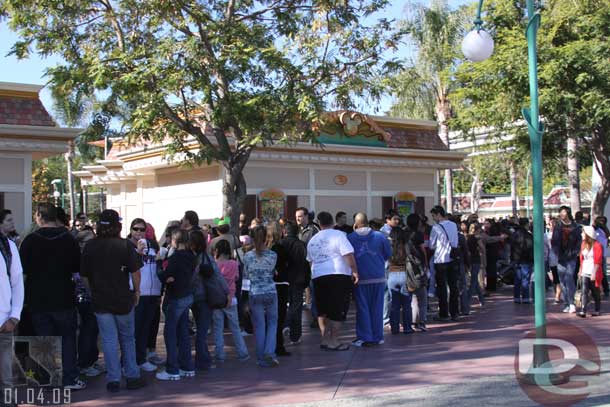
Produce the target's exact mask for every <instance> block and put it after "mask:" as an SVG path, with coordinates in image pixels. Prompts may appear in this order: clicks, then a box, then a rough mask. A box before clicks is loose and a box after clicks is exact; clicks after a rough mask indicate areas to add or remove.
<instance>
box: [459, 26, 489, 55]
mask: <svg viewBox="0 0 610 407" xmlns="http://www.w3.org/2000/svg"><path fill="white" fill-rule="evenodd" d="M493 52H494V40H493V38H492V37H491V35H489V33H488V32H487V31H485V30H482V29H479V28H477V29H474V30H472V31H470V32H469V33H468V35H466V37H464V40H463V41H462V53H463V54H464V56H465V57H466V58H467V59H468V60H470V61H472V62H481V61H485V60H486V59H487V58H489V57H490V56H491V54H492V53H493Z"/></svg>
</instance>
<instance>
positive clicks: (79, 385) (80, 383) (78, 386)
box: [64, 379, 87, 390]
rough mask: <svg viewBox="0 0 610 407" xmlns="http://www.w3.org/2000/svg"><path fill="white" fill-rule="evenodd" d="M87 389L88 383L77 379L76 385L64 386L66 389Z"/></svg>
mask: <svg viewBox="0 0 610 407" xmlns="http://www.w3.org/2000/svg"><path fill="white" fill-rule="evenodd" d="M85 387H87V383H85V382H83V381H82V380H78V379H77V380H76V381H75V382H74V383H72V384H69V385H67V386H64V389H70V390H83V389H84V388H85Z"/></svg>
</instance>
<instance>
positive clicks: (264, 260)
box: [244, 226, 280, 367]
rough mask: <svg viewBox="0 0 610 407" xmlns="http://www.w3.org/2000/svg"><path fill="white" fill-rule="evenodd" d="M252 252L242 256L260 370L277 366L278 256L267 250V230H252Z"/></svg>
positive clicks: (261, 227) (263, 228)
mask: <svg viewBox="0 0 610 407" xmlns="http://www.w3.org/2000/svg"><path fill="white" fill-rule="evenodd" d="M252 240H253V241H254V250H252V251H249V252H248V253H246V254H245V255H244V266H245V270H244V279H248V280H249V281H250V298H249V301H250V312H251V314H252V324H253V325H254V338H255V341H256V359H257V364H258V365H259V366H261V367H274V366H278V365H279V364H280V362H279V361H278V360H277V357H276V354H275V349H276V340H277V322H278V321H277V320H278V315H277V314H278V305H277V290H276V287H275V282H274V281H273V278H274V277H275V265H276V262H277V254H275V252H273V251H272V250H270V249H268V248H267V246H266V244H265V243H266V240H267V230H266V229H265V227H264V226H257V227H256V228H254V229H253V230H252Z"/></svg>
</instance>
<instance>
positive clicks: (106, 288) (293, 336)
mask: <svg viewBox="0 0 610 407" xmlns="http://www.w3.org/2000/svg"><path fill="white" fill-rule="evenodd" d="M430 217H431V219H432V224H430V223H429V219H428V218H427V216H425V215H424V214H410V215H408V216H407V217H406V218H403V217H401V216H400V215H399V214H398V213H396V212H394V211H393V210H391V211H389V212H388V213H387V214H386V216H385V220H384V222H379V221H375V220H371V221H369V219H368V218H367V215H366V214H364V213H357V214H354V216H353V222H352V224H353V225H351V226H350V225H349V223H348V218H347V215H346V213H345V212H339V213H337V214H336V215H335V216H333V215H332V214H330V213H328V212H320V213H318V214H317V217H314V216H313V213H311V212H310V211H308V210H307V208H298V209H297V210H296V213H295V217H294V219H295V221H294V222H293V221H289V220H287V219H279V220H278V221H271V222H266V223H264V222H262V221H261V220H260V219H252V220H251V222H250V223H249V224H248V223H247V222H246V221H247V219H246V218H245V216H244V215H242V216H241V217H240V225H239V234H234V233H232V232H231V228H230V225H229V219H219V220H218V221H217V224H216V225H213V226H212V225H205V226H204V227H203V228H202V227H201V226H200V224H199V223H200V222H199V217H198V216H197V213H196V212H194V211H187V212H186V213H185V214H184V216H183V217H182V219H181V221H179V222H172V223H170V224H169V225H168V227H167V228H166V230H165V231H164V233H163V235H162V236H161V238H160V239H157V237H156V235H155V230H154V228H153V227H152V225H151V224H150V223H148V222H146V221H145V220H144V219H141V218H137V219H134V220H133V221H132V222H131V224H130V225H129V230H128V231H127V238H125V239H123V238H121V233H122V229H123V224H122V219H121V217H120V215H119V214H118V213H117V212H116V211H114V210H104V211H103V212H102V213H101V214H99V216H98V219H97V221H96V223H95V225H94V226H95V227H93V225H91V224H90V222H89V219H88V218H87V216H86V215H85V214H78V215H77V216H76V219H75V220H74V222H72V225H70V222H69V221H68V219H67V217H66V214H65V212H64V211H63V209H62V208H58V207H55V206H53V205H52V204H50V203H42V204H39V205H38V206H37V210H36V214H35V221H36V225H37V228H36V229H35V230H34V231H33V232H32V233H30V234H28V235H26V236H25V237H24V238H23V239H22V240H20V238H19V236H18V235H17V234H16V233H15V228H14V223H13V219H12V214H11V212H10V211H9V210H2V211H0V254H1V256H2V261H0V292H1V295H0V346H1V347H2V352H0V379H1V380H2V386H5V387H7V386H11V385H13V378H12V375H11V372H12V354H13V352H12V350H11V349H9V350H8V351H7V349H8V348H7V347H9V346H11V343H12V342H11V340H10V336H11V335H13V334H15V333H17V332H18V333H19V334H20V335H39V336H59V337H61V339H62V374H63V378H62V380H63V386H64V387H65V388H69V389H72V390H80V389H83V388H85V387H86V383H85V381H83V380H82V379H81V378H82V377H95V376H98V375H100V374H102V373H103V372H104V371H105V372H106V383H107V389H108V391H110V392H117V391H120V388H121V381H122V379H123V378H124V379H125V385H126V388H127V389H138V388H140V387H142V386H143V385H144V381H143V380H142V378H141V377H142V372H154V373H155V377H156V378H157V379H158V380H162V381H174V380H181V379H182V378H188V377H193V376H195V375H196V374H197V372H200V371H206V370H210V369H212V368H214V367H217V366H218V365H219V364H222V363H223V362H224V361H225V360H226V359H227V353H226V352H225V349H224V347H225V343H224V339H225V335H224V332H225V327H226V328H228V330H229V331H230V332H231V336H232V340H233V343H234V346H235V350H236V354H237V358H238V359H239V361H241V362H246V361H248V360H249V359H250V354H249V350H248V347H247V346H246V343H245V341H244V336H247V335H250V334H252V333H253V334H254V342H255V346H254V353H255V355H254V356H255V358H256V363H257V364H258V365H259V366H261V367H273V366H277V365H279V363H280V362H279V360H278V357H287V356H290V355H291V352H290V351H289V350H288V349H287V346H291V347H292V349H298V348H297V346H298V345H299V344H300V343H301V337H302V334H303V330H302V326H303V314H304V307H307V308H308V309H309V310H310V312H311V316H312V322H311V326H312V328H319V330H320V344H319V346H320V350H322V351H330V352H333V351H346V350H348V349H349V348H350V346H357V347H374V346H379V345H381V344H383V343H384V326H385V325H389V331H390V333H391V334H393V335H397V334H400V333H403V334H413V333H415V332H420V333H423V332H426V331H427V329H428V327H427V324H428V314H429V311H432V310H433V308H432V304H431V303H432V302H433V301H431V300H432V299H435V298H436V299H437V300H438V314H437V315H436V316H435V317H434V319H435V320H436V321H439V322H443V321H448V320H451V321H459V319H460V318H461V317H462V316H465V315H469V314H470V312H471V307H472V305H473V302H474V303H475V304H476V303H478V305H479V306H480V307H483V306H484V304H485V301H486V299H487V297H488V296H490V295H492V293H493V292H494V291H496V290H497V288H498V286H499V284H502V283H506V284H514V302H515V303H516V304H530V303H531V302H532V298H533V297H532V294H531V293H532V292H533V290H532V282H533V276H532V274H533V273H532V270H533V263H534V244H533V236H532V233H531V230H530V222H529V220H528V219H527V218H521V219H504V220H502V221H495V220H493V219H487V220H484V221H483V222H480V221H479V219H478V218H477V216H476V215H472V216H469V217H467V218H461V217H458V216H452V215H451V214H448V213H446V211H445V209H444V208H443V207H441V206H435V207H433V208H432V209H431V211H430ZM606 222H607V220H606V218H605V217H598V218H596V219H595V223H594V225H588V224H586V223H587V220H586V219H585V218H584V217H583V216H580V214H577V216H576V220H575V219H573V218H572V215H571V212H570V209H569V208H567V207H562V208H561V210H560V212H559V217H558V218H557V219H553V218H549V219H547V233H546V234H545V236H544V247H545V251H544V253H545V254H544V260H545V268H546V270H547V273H545V274H546V276H547V277H546V279H547V285H548V288H551V289H552V290H553V295H554V297H553V299H554V302H555V304H558V305H559V304H562V306H563V311H564V312H566V313H574V314H576V315H578V316H580V317H587V315H588V304H589V302H590V298H591V297H592V300H593V303H594V310H593V312H591V313H590V315H592V316H597V315H599V314H600V310H601V307H600V305H601V290H603V292H604V295H605V297H606V298H607V297H608V295H609V293H610V291H609V287H608V282H607V278H606V255H607V246H608V235H609V233H608V229H607V227H606ZM24 277H25V278H24ZM352 302H354V303H355V310H356V312H355V314H356V329H355V338H354V340H353V341H352V342H351V343H342V342H341V341H340V337H341V336H340V334H341V330H342V325H343V323H344V322H345V321H346V318H347V315H348V311H349V308H350V306H351V304H352ZM24 304H25V306H24ZM577 305H578V306H579V308H577ZM162 315H163V316H164V319H163V320H164V324H163V339H164V345H165V355H166V357H165V359H162V358H161V357H160V356H159V354H158V353H157V351H156V348H157V337H158V333H159V328H160V321H161V320H162V319H161V316H162ZM192 336H195V338H194V341H195V355H194V357H193V352H192V347H191V343H192V342H191V341H192V339H191V338H192ZM208 336H210V338H211V340H209V339H208ZM211 341H213V342H214V345H215V346H214V350H213V352H210V350H209V347H208V345H209V342H211ZM98 343H101V348H102V349H101V351H102V353H103V355H104V358H103V361H104V364H103V365H102V364H101V363H99V358H100V349H99V348H98ZM293 352H294V351H293ZM160 365H164V368H160V367H159V366H160Z"/></svg>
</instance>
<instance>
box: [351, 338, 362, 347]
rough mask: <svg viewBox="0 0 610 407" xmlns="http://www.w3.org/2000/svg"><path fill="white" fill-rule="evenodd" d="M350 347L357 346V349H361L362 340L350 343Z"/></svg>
mask: <svg viewBox="0 0 610 407" xmlns="http://www.w3.org/2000/svg"><path fill="white" fill-rule="evenodd" d="M352 345H354V346H357V347H358V348H361V347H362V345H364V341H363V340H362V339H355V340H353V341H352Z"/></svg>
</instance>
